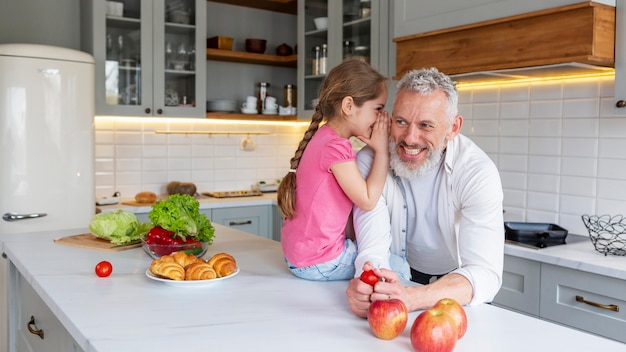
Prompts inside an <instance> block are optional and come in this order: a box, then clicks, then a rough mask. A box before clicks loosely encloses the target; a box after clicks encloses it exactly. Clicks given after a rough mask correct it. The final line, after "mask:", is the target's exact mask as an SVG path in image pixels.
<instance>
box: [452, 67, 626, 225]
mask: <svg viewBox="0 0 626 352" xmlns="http://www.w3.org/2000/svg"><path fill="white" fill-rule="evenodd" d="M460 92H461V98H460V101H461V104H460V105H461V106H460V111H461V113H462V115H464V116H465V123H464V126H463V133H465V134H466V135H468V136H470V137H471V138H472V139H473V140H474V141H476V142H477V143H478V144H479V145H480V146H481V147H482V148H483V149H484V150H485V151H486V152H487V153H488V154H489V155H490V156H491V157H492V159H493V160H494V161H495V162H496V165H497V166H498V168H499V170H500V174H501V176H502V183H503V188H504V208H505V210H506V214H505V220H507V221H529V222H549V223H556V224H559V225H561V226H563V227H565V228H566V229H568V230H570V232H573V233H580V234H585V235H586V234H587V232H586V229H585V227H584V225H583V223H582V221H581V219H580V216H581V215H582V214H597V215H601V214H611V215H615V214H624V213H626V202H625V200H626V153H625V152H624V151H625V150H626V112H625V114H624V115H623V116H619V115H615V112H614V109H613V95H614V94H613V78H612V77H611V78H595V79H582V80H581V79H579V80H562V81H551V82H541V83H525V84H516V85H507V86H504V85H503V86H500V87H495V86H494V87H487V88H471V89H461V90H460Z"/></svg>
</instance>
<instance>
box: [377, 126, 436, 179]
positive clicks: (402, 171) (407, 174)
mask: <svg viewBox="0 0 626 352" xmlns="http://www.w3.org/2000/svg"><path fill="white" fill-rule="evenodd" d="M445 145H446V143H445V136H444V138H443V139H442V140H441V143H439V146H438V147H437V148H431V147H429V146H427V147H426V152H427V153H428V156H427V157H426V160H424V163H423V164H422V165H420V166H417V167H415V168H409V167H408V166H407V164H409V163H408V162H404V161H402V159H401V158H400V155H399V154H398V145H397V144H396V142H395V141H393V140H389V151H390V153H389V154H390V162H389V164H390V166H391V169H393V171H394V172H395V173H396V175H397V176H400V177H403V178H412V177H419V176H423V175H425V174H426V173H428V172H429V171H431V170H433V169H434V168H435V167H437V166H438V165H439V162H440V161H441V157H442V156H443V150H444V148H445Z"/></svg>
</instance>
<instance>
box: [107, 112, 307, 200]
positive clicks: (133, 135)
mask: <svg viewBox="0 0 626 352" xmlns="http://www.w3.org/2000/svg"><path fill="white" fill-rule="evenodd" d="M95 127H96V148H95V150H96V160H95V165H96V196H110V195H112V194H113V192H115V191H119V192H121V193H122V197H124V198H132V197H134V196H135V194H136V193H138V192H141V191H152V192H155V193H165V192H166V186H167V183H168V182H170V181H180V182H193V183H195V184H196V186H197V188H198V191H200V192H210V191H232V190H239V189H249V188H250V187H251V186H252V184H254V183H256V182H258V181H261V180H266V181H268V182H272V181H274V180H276V179H278V178H282V177H283V176H284V174H285V173H286V172H287V170H288V169H289V159H290V158H291V157H292V156H293V153H294V152H295V148H296V147H297V144H298V143H299V142H300V140H301V139H302V135H303V133H304V131H305V130H306V128H307V125H306V124H296V125H277V124H263V123H232V122H228V121H209V120H193V119H181V120H173V119H150V118H147V119H140V118H118V119H107V118H98V119H96V122H95ZM156 131H221V132H242V133H243V134H238V133H227V134H162V133H158V134H157V133H156ZM246 132H264V133H265V132H266V133H268V134H267V135H264V134H258V135H256V134H249V135H248V134H247V133H246ZM247 136H250V138H252V139H253V140H254V141H255V142H256V149H255V150H254V151H243V150H241V148H240V145H241V141H242V139H243V138H245V137H247Z"/></svg>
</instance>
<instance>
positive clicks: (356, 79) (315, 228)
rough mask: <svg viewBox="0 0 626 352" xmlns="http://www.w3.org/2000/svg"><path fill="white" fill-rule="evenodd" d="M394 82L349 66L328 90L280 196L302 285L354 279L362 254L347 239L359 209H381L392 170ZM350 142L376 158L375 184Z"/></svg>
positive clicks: (287, 242) (285, 240)
mask: <svg viewBox="0 0 626 352" xmlns="http://www.w3.org/2000/svg"><path fill="white" fill-rule="evenodd" d="M386 81H387V79H386V78H385V77H384V76H382V75H381V74H380V73H378V72H377V71H376V70H374V69H373V68H372V67H371V66H370V65H369V64H367V63H365V62H363V61H358V60H348V61H344V62H343V63H341V64H340V65H338V66H336V67H335V68H333V69H332V70H331V71H330V72H329V73H328V75H327V76H326V78H325V79H324V81H323V82H322V87H321V89H320V95H319V103H318V104H317V106H316V107H315V112H314V113H313V117H312V120H311V124H310V125H309V128H308V129H307V131H306V132H305V133H304V138H303V139H302V141H301V142H300V144H299V145H298V150H296V153H295V155H294V157H293V158H291V169H290V170H289V173H288V174H287V175H286V176H285V177H284V178H283V180H282V181H281V183H280V187H279V189H278V206H279V207H280V209H281V211H282V213H283V216H284V218H285V219H284V224H283V228H282V236H281V243H282V248H283V253H284V255H285V259H286V260H287V264H288V265H289V269H290V270H291V271H292V272H293V274H294V275H296V276H298V277H300V278H303V279H308V280H321V281H326V280H347V279H351V278H353V277H354V274H355V268H354V259H355V258H356V255H357V249H356V245H355V243H354V242H353V241H352V240H351V239H348V238H346V234H345V228H346V223H347V222H348V219H349V216H350V213H351V211H352V206H353V205H356V206H358V207H360V208H362V209H365V210H371V209H372V208H374V205H376V202H377V201H378V199H379V198H380V195H381V193H382V191H383V186H384V183H385V177H386V174H387V169H388V167H389V153H388V148H389V147H388V139H389V116H388V115H387V113H386V112H385V111H383V108H384V107H385V103H386V102H387V85H386ZM323 121H326V123H325V124H323V125H321V126H320V124H321V123H322V122H323ZM350 137H357V138H358V139H360V140H361V141H363V142H364V143H366V144H368V145H369V146H370V147H372V149H374V151H375V157H374V163H373V165H372V169H371V172H370V173H369V175H368V176H367V179H363V177H362V176H361V174H360V173H359V170H358V168H357V164H356V153H355V152H354V151H353V149H352V144H351V142H350V141H349V138H350Z"/></svg>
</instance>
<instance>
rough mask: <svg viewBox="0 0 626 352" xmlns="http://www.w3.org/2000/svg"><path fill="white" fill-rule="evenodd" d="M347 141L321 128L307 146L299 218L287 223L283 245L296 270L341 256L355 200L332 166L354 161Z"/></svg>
mask: <svg viewBox="0 0 626 352" xmlns="http://www.w3.org/2000/svg"><path fill="white" fill-rule="evenodd" d="M355 159H356V153H355V152H354V150H353V149H352V144H351V143H350V141H349V140H348V139H346V138H342V137H340V136H338V135H337V134H336V133H335V131H334V130H333V129H332V128H330V127H328V126H326V125H323V126H321V127H320V128H319V129H318V130H317V132H316V133H315V135H314V136H313V138H311V141H309V144H308V145H307V147H306V149H305V150H304V153H303V155H302V159H301V160H300V164H299V165H298V170H297V171H296V213H297V214H296V216H295V217H293V218H292V219H288V220H285V222H284V224H283V228H282V234H281V244H282V248H283V253H284V255H285V258H287V260H289V262H290V263H291V264H293V265H295V266H296V267H300V268H301V267H306V266H310V265H314V264H320V263H324V262H327V261H330V260H332V259H335V258H336V257H338V256H339V254H341V252H342V251H343V248H344V240H345V233H344V230H345V226H346V222H347V221H348V216H349V215H350V211H351V210H352V201H351V200H350V199H349V198H348V196H346V194H345V193H344V192H343V190H342V189H341V187H340V186H339V184H338V183H337V180H336V179H335V176H334V175H333V173H332V172H331V171H330V167H331V166H332V165H334V164H336V163H341V162H346V161H354V160H355Z"/></svg>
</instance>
